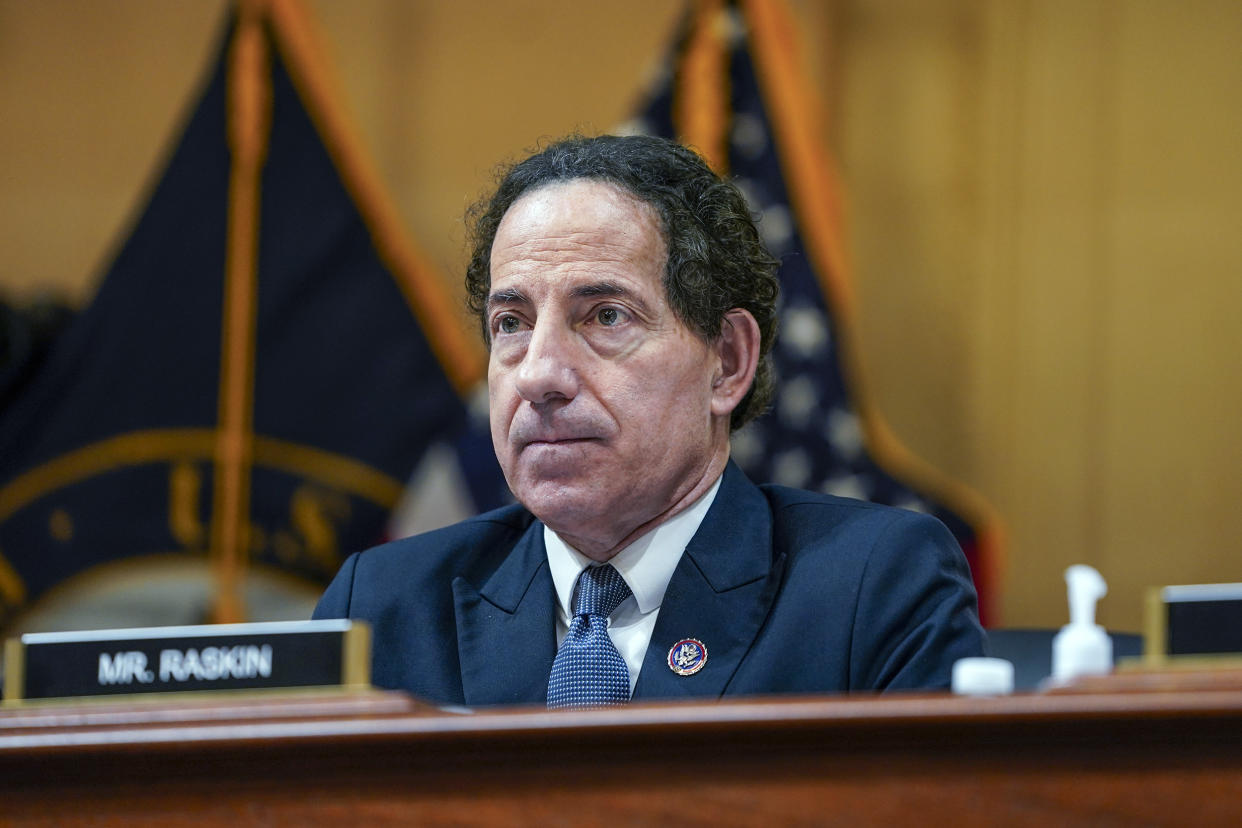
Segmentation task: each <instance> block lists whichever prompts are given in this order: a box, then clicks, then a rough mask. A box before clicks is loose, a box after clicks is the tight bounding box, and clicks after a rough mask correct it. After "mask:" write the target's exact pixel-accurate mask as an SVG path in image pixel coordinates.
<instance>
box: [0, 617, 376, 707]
mask: <svg viewBox="0 0 1242 828" xmlns="http://www.w3.org/2000/svg"><path fill="white" fill-rule="evenodd" d="M370 665H371V658H370V630H369V628H368V627H367V626H366V624H365V623H361V622H356V621H345V620H328V621H285V622H272V623H259V624H207V625H200V626H186V627H145V628H139V629H125V630H92V631H83V632H56V633H27V634H25V635H23V636H21V637H20V638H14V639H10V640H9V641H8V642H6V644H5V677H4V703H5V704H6V705H9V704H15V703H20V702H22V701H29V700H36V699H63V698H83V697H96V696H121V695H135V694H147V693H182V692H187V691H203V690H261V689H276V688H295V687H307V688H309V687H365V686H368V685H369V683H370Z"/></svg>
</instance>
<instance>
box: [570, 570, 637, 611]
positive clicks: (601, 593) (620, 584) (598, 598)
mask: <svg viewBox="0 0 1242 828" xmlns="http://www.w3.org/2000/svg"><path fill="white" fill-rule="evenodd" d="M629 597H630V586H629V584H627V583H626V582H625V579H624V578H622V577H621V573H620V572H618V571H617V570H615V569H613V567H612V564H604V565H603V566H588V567H587V568H586V569H584V570H582V574H581V575H579V576H578V588H577V590H576V591H575V592H574V606H573V614H574V615H600V616H603V617H604V618H607V617H608V616H610V615H612V611H613V610H615V609H616V608H617V607H618V606H620V605H621V602H622V601H624V600H625V599H626V598H629Z"/></svg>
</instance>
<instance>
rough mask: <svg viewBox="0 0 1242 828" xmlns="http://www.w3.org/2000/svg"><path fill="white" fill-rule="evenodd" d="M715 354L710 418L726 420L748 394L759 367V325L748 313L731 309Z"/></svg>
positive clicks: (717, 342)
mask: <svg viewBox="0 0 1242 828" xmlns="http://www.w3.org/2000/svg"><path fill="white" fill-rule="evenodd" d="M716 354H717V356H719V358H720V368H719V370H718V372H717V374H716V375H715V376H714V377H713V378H712V414H715V415H718V416H725V417H727V416H729V415H730V414H732V413H733V409H735V408H737V407H738V405H740V404H741V402H742V399H743V398H744V397H745V396H746V392H748V391H750V384H751V382H752V381H753V380H754V378H755V371H756V370H757V369H758V367H759V323H758V322H756V321H755V317H753V316H751V315H750V311H748V310H743V309H742V308H734V309H733V310H731V311H729V312H728V313H726V314H725V315H724V320H723V321H722V322H721V323H720V338H719V339H718V340H717V341H716Z"/></svg>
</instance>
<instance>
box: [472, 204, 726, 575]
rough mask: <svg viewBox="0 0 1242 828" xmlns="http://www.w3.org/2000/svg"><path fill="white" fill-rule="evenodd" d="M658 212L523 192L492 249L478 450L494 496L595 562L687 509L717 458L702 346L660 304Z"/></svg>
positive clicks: (712, 362) (712, 355)
mask: <svg viewBox="0 0 1242 828" xmlns="http://www.w3.org/2000/svg"><path fill="white" fill-rule="evenodd" d="M667 258H668V254H667V250H666V248H665V243H664V239H663V234H662V233H661V232H660V227H659V219H658V217H657V215H656V214H655V212H654V211H653V210H652V209H651V208H650V207H649V206H648V205H646V204H644V203H642V202H641V201H639V200H637V199H635V198H633V197H632V196H630V195H629V194H628V193H625V192H623V191H622V190H619V189H618V188H616V187H613V186H612V185H609V184H604V183H601V182H598V181H590V180H574V181H570V182H567V183H557V184H552V185H548V186H546V187H543V188H541V189H538V190H536V191H534V192H531V193H527V194H526V195H524V196H522V197H521V198H520V199H519V200H518V201H516V202H515V203H514V204H513V206H512V207H510V208H509V211H508V212H507V213H506V214H505V217H504V219H503V220H502V221H501V223H500V227H499V229H498V231H497V233H496V238H495V241H494V242H493V244H492V254H491V291H490V294H489V301H488V310H487V314H488V317H487V323H488V328H489V331H490V335H491V340H492V348H491V359H490V363H489V366H488V388H489V394H490V400H491V426H492V441H493V443H494V444H495V448H496V456H497V457H498V458H499V459H500V465H501V467H502V468H503V469H504V473H505V478H506V479H507V481H508V483H509V487H510V488H511V489H512V490H513V493H514V494H515V495H516V496H517V498H518V500H520V501H521V502H522V503H523V504H524V505H525V506H526V507H527V508H528V509H530V510H531V511H532V512H533V513H534V514H535V515H536V516H537V517H538V518H539V519H540V520H542V521H544V523H546V524H547V525H548V526H549V527H551V528H552V529H553V530H555V531H557V532H558V533H559V534H561V535H562V537H564V538H565V539H566V540H567V541H569V542H570V543H571V544H573V545H574V546H575V547H576V548H578V549H579V551H581V552H583V553H584V554H587V555H589V556H591V557H595V558H596V559H598V560H604V559H606V558H607V557H609V556H611V554H612V553H615V552H616V551H618V547H617V544H619V543H621V542H622V541H625V542H627V543H628V542H629V541H630V540H632V539H633V538H634V537H635V536H636V534H637V533H636V530H637V529H639V528H643V529H645V528H647V527H648V525H649V524H650V525H654V524H655V523H658V522H659V521H661V520H663V519H664V518H665V517H667V516H670V515H671V514H672V513H674V512H676V511H680V510H681V509H682V508H684V507H685V506H688V505H689V504H690V503H691V502H693V500H694V499H696V498H697V497H698V496H699V495H700V494H702V493H703V491H705V490H706V489H707V487H708V486H710V484H711V483H712V482H713V481H714V479H715V477H716V475H717V474H718V473H719V471H720V469H721V468H722V467H723V464H724V459H725V458H726V457H727V453H728V422H727V421H728V417H727V415H726V416H725V417H724V418H723V421H722V418H721V417H720V416H718V415H717V416H713V414H712V410H711V402H712V382H713V377H714V376H716V375H717V374H718V373H719V366H720V359H719V357H718V356H717V353H716V349H715V348H713V347H712V346H711V345H710V344H709V343H707V342H705V341H704V340H703V339H701V338H700V337H698V336H696V335H695V334H693V333H692V332H691V331H690V330H689V329H688V328H687V327H686V326H685V325H684V324H683V323H682V322H681V321H680V320H678V319H677V317H676V316H675V315H674V313H673V310H672V308H671V307H670V306H669V304H668V302H667V299H666V296H665V291H664V286H663V284H662V277H663V275H664V269H665V265H666V262H667Z"/></svg>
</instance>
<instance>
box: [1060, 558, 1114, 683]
mask: <svg viewBox="0 0 1242 828" xmlns="http://www.w3.org/2000/svg"><path fill="white" fill-rule="evenodd" d="M1065 585H1066V588H1067V590H1068V592H1069V610H1070V622H1069V623H1068V624H1066V625H1065V626H1064V627H1062V628H1061V631H1060V632H1059V633H1057V634H1056V637H1055V638H1053V639H1052V681H1053V682H1054V683H1057V684H1062V683H1065V682H1068V681H1070V680H1072V679H1074V678H1077V677H1078V676H1093V675H1103V674H1105V673H1108V672H1110V671H1111V670H1112V669H1113V640H1112V639H1111V638H1109V637H1108V633H1107V632H1106V631H1105V630H1104V628H1103V627H1101V626H1100V625H1099V624H1097V623H1095V603H1096V601H1098V600H1100V599H1101V598H1103V597H1104V596H1105V595H1107V594H1108V584H1106V583H1104V578H1103V577H1101V576H1100V573H1099V572H1096V571H1095V570H1094V569H1092V568H1091V567H1089V566H1086V565H1085V564H1076V565H1074V566H1071V567H1070V568H1069V569H1067V570H1065Z"/></svg>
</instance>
